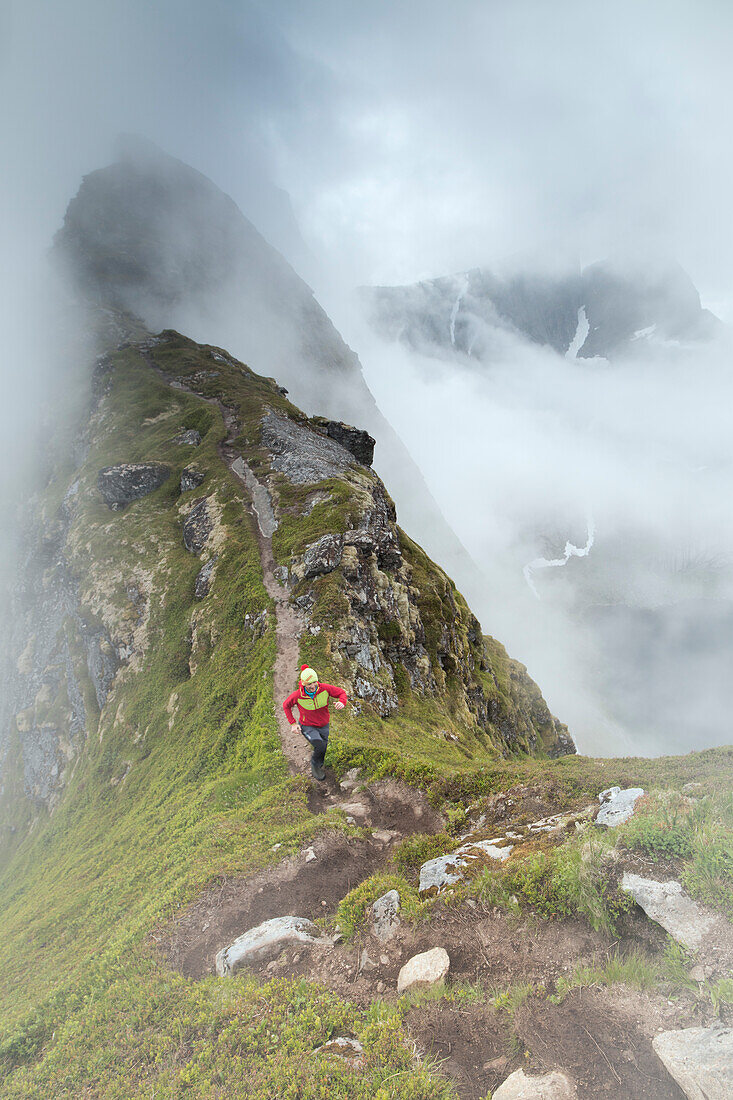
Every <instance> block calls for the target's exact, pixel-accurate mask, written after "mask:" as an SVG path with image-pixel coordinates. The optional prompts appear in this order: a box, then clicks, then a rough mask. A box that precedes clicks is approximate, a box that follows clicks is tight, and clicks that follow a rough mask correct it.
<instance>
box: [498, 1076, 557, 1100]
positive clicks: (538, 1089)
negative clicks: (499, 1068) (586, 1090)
mask: <svg viewBox="0 0 733 1100" xmlns="http://www.w3.org/2000/svg"><path fill="white" fill-rule="evenodd" d="M491 1095H492V1097H493V1100H575V1098H576V1096H577V1093H576V1091H575V1086H574V1085H573V1084H572V1083H571V1082H570V1081H569V1080H568V1079H567V1077H566V1076H565V1074H564V1073H558V1072H557V1070H554V1071H553V1072H552V1073H546V1074H545V1075H544V1076H543V1077H527V1076H526V1074H525V1072H524V1070H523V1069H518V1070H517V1071H516V1072H515V1073H512V1074H511V1075H510V1076H509V1077H507V1079H506V1081H504V1082H503V1083H502V1084H501V1085H499V1087H498V1089H496V1090H495V1091H494V1092H492V1094H491Z"/></svg>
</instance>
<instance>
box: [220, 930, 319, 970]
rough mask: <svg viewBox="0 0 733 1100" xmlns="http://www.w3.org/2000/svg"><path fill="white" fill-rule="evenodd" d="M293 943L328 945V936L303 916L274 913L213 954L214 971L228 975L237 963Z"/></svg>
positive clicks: (260, 957) (258, 958) (259, 958)
mask: <svg viewBox="0 0 733 1100" xmlns="http://www.w3.org/2000/svg"><path fill="white" fill-rule="evenodd" d="M293 943H315V944H320V945H322V946H324V947H330V946H331V940H330V939H328V937H326V936H324V935H322V933H321V931H320V929H318V928H317V927H316V925H315V924H313V922H312V921H309V920H307V919H306V918H305V917H273V919H272V920H266V921H264V923H263V924H258V925H257V927H256V928H250V930H249V931H248V932H245V933H244V935H242V936H239V938H238V939H236V940H235V941H234V943H231V944H230V945H229V947H224V948H222V950H221V951H219V953H218V954H217V956H216V972H217V974H218V975H219V977H220V978H225V977H228V976H229V975H231V974H233V973H234V971H235V970H238V969H239V967H240V966H246V965H247V964H248V963H253V962H261V961H262V960H263V959H267V958H272V957H273V956H275V955H278V954H279V953H280V952H281V951H282V949H283V948H284V947H287V946H288V945H289V944H293Z"/></svg>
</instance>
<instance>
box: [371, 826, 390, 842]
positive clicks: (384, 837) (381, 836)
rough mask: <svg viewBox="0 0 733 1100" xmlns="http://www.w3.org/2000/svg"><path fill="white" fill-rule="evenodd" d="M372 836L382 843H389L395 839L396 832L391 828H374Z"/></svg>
mask: <svg viewBox="0 0 733 1100" xmlns="http://www.w3.org/2000/svg"><path fill="white" fill-rule="evenodd" d="M372 836H373V837H374V839H375V840H378V841H379V843H380V844H389V843H390V842H391V841H392V840H394V833H393V832H391V831H390V830H389V829H372Z"/></svg>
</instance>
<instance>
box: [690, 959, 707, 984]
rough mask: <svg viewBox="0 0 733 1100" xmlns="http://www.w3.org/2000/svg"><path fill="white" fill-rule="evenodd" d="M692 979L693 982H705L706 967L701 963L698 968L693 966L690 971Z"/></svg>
mask: <svg viewBox="0 0 733 1100" xmlns="http://www.w3.org/2000/svg"><path fill="white" fill-rule="evenodd" d="M690 977H691V978H692V980H693V982H704V981H705V967H704V966H701V965H700V963H698V964H697V966H693V967H692V969H691V970H690Z"/></svg>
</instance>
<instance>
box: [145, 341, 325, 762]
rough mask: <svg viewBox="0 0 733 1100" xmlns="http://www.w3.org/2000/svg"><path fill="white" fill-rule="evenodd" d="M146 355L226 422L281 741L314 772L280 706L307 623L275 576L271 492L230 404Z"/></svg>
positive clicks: (223, 454)
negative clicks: (268, 628) (256, 568)
mask: <svg viewBox="0 0 733 1100" xmlns="http://www.w3.org/2000/svg"><path fill="white" fill-rule="evenodd" d="M142 354H143V358H144V359H145V360H146V362H147V363H148V366H150V367H151V369H152V370H154V371H155V373H156V374H157V375H158V377H159V378H162V379H163V381H164V382H166V383H167V384H168V385H169V386H170V387H171V388H172V389H175V390H183V391H184V392H185V393H189V394H191V396H192V397H197V398H198V399H199V401H205V402H206V403H207V404H209V405H214V406H215V407H216V408H217V409H218V410H219V412H220V413H221V416H222V419H223V420H224V427H225V428H226V433H227V434H226V436H225V438H224V439H223V440H222V441H221V442H220V443H219V445H218V448H217V449H218V452H219V457H220V458H221V460H222V462H224V464H225V465H226V466H227V467H228V468H229V470H231V472H232V474H233V475H234V477H235V478H236V479H237V481H238V482H239V484H240V485H241V486H242V488H243V490H244V491H243V493H242V502H243V504H244V506H245V508H246V509H247V511H248V512H249V513H250V515H252V517H253V519H254V521H255V534H256V537H257V547H258V549H259V553H260V562H261V564H262V579H263V583H264V586H265V591H266V592H267V595H268V596H269V597H270V599H271V600H272V601H273V603H274V604H275V640H276V647H277V649H276V657H275V664H274V667H273V680H272V693H273V705H274V708H275V715H276V718H277V724H278V732H279V734H280V742H281V744H282V749H283V754H284V756H285V759H286V760H287V762H288V765H289V767H290V771H291V773H292V774H294V775H305V774H310V769H309V761H310V747H309V745H308V744H307V742H306V741H305V739H304V738H303V736H302V735H301V734H299V733H297V732H296V731H295V730H294V728H293V727H292V726H291V725H290V723H289V722H288V720H287V718H286V717H285V712H284V710H283V709H282V702H283V700H284V699H286V698H287V696H288V695H290V693H291V691H292V690H293V687H294V686H295V681H296V679H297V671H298V667H299V657H300V635H301V634H302V632H303V630H304V627H305V624H304V622H303V620H302V618H301V616H300V615H299V614H298V612H297V611H296V609H295V608H294V607H293V606H292V604H291V603H290V600H289V597H288V593H287V590H286V589H284V588H283V586H282V585H281V584H280V582H279V581H278V579H277V577H276V576H275V558H274V556H273V552H272V536H273V534H274V533H275V531H276V530H277V517H276V515H275V511H274V508H273V505H272V499H271V497H270V494H269V492H268V490H267V488H266V487H265V486H264V485H262V483H261V482H259V481H258V480H257V478H256V477H255V475H254V474H253V472H252V470H251V469H250V467H249V466H248V465H247V462H246V461H245V459H244V457H243V456H242V455H241V454H240V453H239V452H238V451H237V450H236V449H235V447H234V440H235V438H236V436H237V435H238V433H239V423H238V421H237V416H236V413H235V411H234V409H233V408H232V407H231V406H230V405H225V404H224V403H223V402H222V401H220V400H219V399H218V398H215V397H205V396H204V395H203V394H200V393H197V392H196V391H195V390H193V389H191V387H190V386H187V385H185V383H183V382H181V381H179V380H178V379H177V378H171V377H170V376H169V375H167V374H166V373H165V371H162V370H161V369H160V368H159V367H157V366H156V365H155V363H154V361H153V359H152V356H151V355H150V354H149V352H147V351H144V352H143V353H142Z"/></svg>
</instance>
